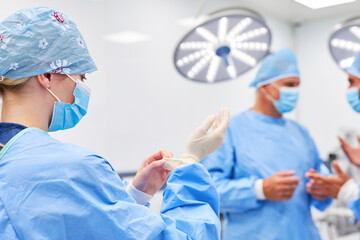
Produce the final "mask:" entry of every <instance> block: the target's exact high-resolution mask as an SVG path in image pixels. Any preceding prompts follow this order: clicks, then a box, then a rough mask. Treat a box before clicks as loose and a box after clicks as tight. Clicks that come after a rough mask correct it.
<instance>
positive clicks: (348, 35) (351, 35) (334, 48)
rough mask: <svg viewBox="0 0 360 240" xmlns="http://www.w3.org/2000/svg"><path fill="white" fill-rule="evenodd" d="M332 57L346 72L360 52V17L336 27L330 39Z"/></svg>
mask: <svg viewBox="0 0 360 240" xmlns="http://www.w3.org/2000/svg"><path fill="white" fill-rule="evenodd" d="M329 49H330V53H331V56H332V57H333V59H334V60H335V62H336V63H337V65H338V66H339V67H340V68H341V69H343V70H344V71H345V70H346V69H347V68H349V67H350V66H351V65H352V63H353V62H354V61H355V57H356V55H357V54H358V53H359V52H360V17H357V18H352V19H349V20H347V21H345V22H343V23H340V24H338V25H336V26H335V27H334V31H333V33H332V34H331V36H330V39H329Z"/></svg>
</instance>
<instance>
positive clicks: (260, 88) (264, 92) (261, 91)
mask: <svg viewBox="0 0 360 240" xmlns="http://www.w3.org/2000/svg"><path fill="white" fill-rule="evenodd" d="M265 88H266V86H261V87H259V88H258V93H260V94H262V95H264V94H266V89H265Z"/></svg>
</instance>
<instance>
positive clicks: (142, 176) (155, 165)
mask: <svg viewBox="0 0 360 240" xmlns="http://www.w3.org/2000/svg"><path fill="white" fill-rule="evenodd" d="M172 156H173V155H172V153H171V152H167V151H166V150H159V151H157V152H156V153H154V154H152V155H150V156H148V157H147V158H145V160H144V161H143V162H142V164H141V166H140V168H139V170H138V172H137V173H136V175H135V177H134V179H133V180H132V184H133V186H134V187H135V188H136V189H137V190H139V191H142V192H144V193H146V194H148V195H151V196H153V195H154V194H155V193H156V192H157V191H159V190H160V188H161V187H162V185H164V184H165V182H166V179H167V177H168V175H169V173H170V171H168V170H166V169H164V164H165V163H166V161H165V160H164V158H171V157H172Z"/></svg>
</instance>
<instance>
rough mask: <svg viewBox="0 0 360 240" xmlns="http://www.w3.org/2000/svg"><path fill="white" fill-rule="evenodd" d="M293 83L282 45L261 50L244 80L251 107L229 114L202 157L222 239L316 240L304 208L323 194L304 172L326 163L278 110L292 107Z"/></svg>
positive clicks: (291, 61)
mask: <svg viewBox="0 0 360 240" xmlns="http://www.w3.org/2000/svg"><path fill="white" fill-rule="evenodd" d="M299 84H300V79H299V71H298V67H297V62H296V56H295V54H294V53H293V52H292V51H291V50H290V49H281V50H280V51H278V52H275V53H274V54H271V55H269V56H267V57H266V58H265V59H264V60H263V62H262V65H261V66H260V69H259V71H258V73H257V75H256V77H255V80H254V81H253V82H252V83H251V87H256V88H257V98H256V102H255V104H254V106H253V108H251V110H248V111H245V112H243V113H240V114H238V115H236V116H234V117H233V118H232V119H231V121H230V125H229V127H228V130H227V133H226V136H225V140H224V143H223V145H222V146H221V147H220V149H219V150H217V151H216V152H214V153H213V154H211V155H209V156H208V157H206V158H205V159H204V160H203V161H202V163H203V164H204V165H205V167H206V168H207V169H208V170H209V172H210V174H211V176H212V178H213V179H214V182H215V185H216V187H217V189H218V191H219V194H220V209H221V211H222V212H223V214H224V218H225V222H224V228H223V239H224V240H230V239H252V240H260V239H264V240H265V239H266V240H275V239H276V240H288V239H293V240H296V239H299V240H300V239H301V240H303V239H307V240H315V239H320V236H319V233H318V230H317V228H316V226H315V224H314V222H313V220H312V216H311V212H310V208H311V206H315V207H316V208H318V209H320V210H323V209H325V208H326V207H327V206H328V205H329V204H330V203H331V199H326V198H324V197H323V196H322V195H316V194H313V195H311V194H309V193H308V192H307V191H306V181H307V180H306V178H305V176H304V174H305V173H306V172H307V171H309V170H310V169H312V168H313V169H316V170H317V171H319V172H322V173H324V174H325V173H326V169H325V167H324V166H323V165H322V161H321V159H320V157H319V154H318V151H317V149H316V146H315V144H314V141H313V140H312V138H311V136H310V134H309V132H308V131H307V130H306V129H305V128H304V127H302V126H300V125H299V124H298V123H296V122H294V121H292V120H288V119H286V118H283V116H282V115H283V113H286V112H290V111H291V110H293V109H294V108H295V106H296V103H297V100H298V97H299V91H298V86H299Z"/></svg>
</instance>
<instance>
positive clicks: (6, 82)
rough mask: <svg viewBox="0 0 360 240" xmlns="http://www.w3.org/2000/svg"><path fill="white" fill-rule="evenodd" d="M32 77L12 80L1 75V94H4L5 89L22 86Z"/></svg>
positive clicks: (15, 88)
mask: <svg viewBox="0 0 360 240" xmlns="http://www.w3.org/2000/svg"><path fill="white" fill-rule="evenodd" d="M29 79H30V77H27V78H21V79H18V80H12V79H9V78H5V77H0V95H3V94H4V92H5V91H7V90H15V91H16V90H18V89H20V88H22V87H23V86H24V85H25V84H26V82H27V81H28V80H29Z"/></svg>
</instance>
